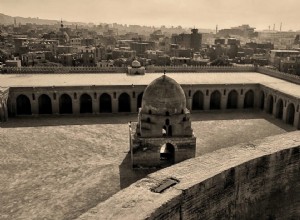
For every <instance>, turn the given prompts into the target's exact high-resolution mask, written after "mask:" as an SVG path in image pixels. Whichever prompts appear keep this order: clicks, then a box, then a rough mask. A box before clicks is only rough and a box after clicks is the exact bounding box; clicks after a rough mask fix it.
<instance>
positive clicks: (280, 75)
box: [257, 67, 300, 85]
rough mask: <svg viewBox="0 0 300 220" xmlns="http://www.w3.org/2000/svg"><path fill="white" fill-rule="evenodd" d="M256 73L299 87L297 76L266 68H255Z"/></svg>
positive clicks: (299, 81)
mask: <svg viewBox="0 0 300 220" xmlns="http://www.w3.org/2000/svg"><path fill="white" fill-rule="evenodd" d="M257 72H259V73H262V74H266V75H269V76H273V77H275V78H279V79H282V80H286V81H288V82H292V83H296V84H298V85H300V76H297V75H293V74H289V73H284V72H280V71H278V70H272V69H269V68H266V67H257Z"/></svg>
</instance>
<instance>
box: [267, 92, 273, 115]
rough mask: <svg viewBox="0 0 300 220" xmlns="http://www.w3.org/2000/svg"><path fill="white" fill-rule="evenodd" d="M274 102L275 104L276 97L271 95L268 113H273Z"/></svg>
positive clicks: (268, 100)
mask: <svg viewBox="0 0 300 220" xmlns="http://www.w3.org/2000/svg"><path fill="white" fill-rule="evenodd" d="M273 104H274V98H273V96H272V95H269V96H268V99H267V113H269V114H272V113H273Z"/></svg>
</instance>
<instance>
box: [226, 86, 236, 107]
mask: <svg viewBox="0 0 300 220" xmlns="http://www.w3.org/2000/svg"><path fill="white" fill-rule="evenodd" d="M237 107H238V92H237V91H236V90H231V91H230V92H229V93H228V98H227V108H228V109H234V108H237Z"/></svg>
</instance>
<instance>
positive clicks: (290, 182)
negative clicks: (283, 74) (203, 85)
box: [78, 131, 300, 220]
mask: <svg viewBox="0 0 300 220" xmlns="http://www.w3.org/2000/svg"><path fill="white" fill-rule="evenodd" d="M199 147H201V146H199ZM170 178H172V179H175V180H178V181H179V183H177V184H176V185H173V186H171V187H169V188H167V189H165V190H164V191H163V192H161V193H156V192H153V189H155V188H156V187H159V186H160V187H162V184H163V183H165V182H166V179H170ZM299 182H300V131H295V132H290V133H286V134H283V135H277V136H272V137H268V138H265V139H262V140H256V141H254V142H253V143H248V144H244V145H239V146H234V147H231V148H225V149H221V150H218V151H215V152H213V153H211V154H206V155H203V156H200V157H198V158H194V159H190V160H187V161H184V162H182V163H179V164H177V165H174V166H172V167H168V168H166V169H163V170H160V171H158V172H155V173H152V174H150V175H148V176H147V177H146V178H144V179H142V180H140V181H138V182H136V183H134V184H132V185H131V186H129V187H128V188H126V189H124V190H122V191H120V192H118V193H117V194H115V195H114V196H112V197H111V198H110V199H108V200H106V201H105V202H103V203H100V204H99V205H98V206H96V207H95V208H93V209H91V210H90V211H89V212H87V213H85V214H83V215H82V216H80V217H79V218H78V219H81V220H82V219H297V218H299V216H300V197H299V192H300V184H299Z"/></svg>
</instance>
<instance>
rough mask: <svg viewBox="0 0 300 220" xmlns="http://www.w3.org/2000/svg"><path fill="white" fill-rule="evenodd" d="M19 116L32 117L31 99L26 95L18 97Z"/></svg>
mask: <svg viewBox="0 0 300 220" xmlns="http://www.w3.org/2000/svg"><path fill="white" fill-rule="evenodd" d="M16 102H17V115H31V114H32V112H31V103H30V99H29V98H28V97H27V96H26V95H19V96H18V97H17V100H16Z"/></svg>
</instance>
